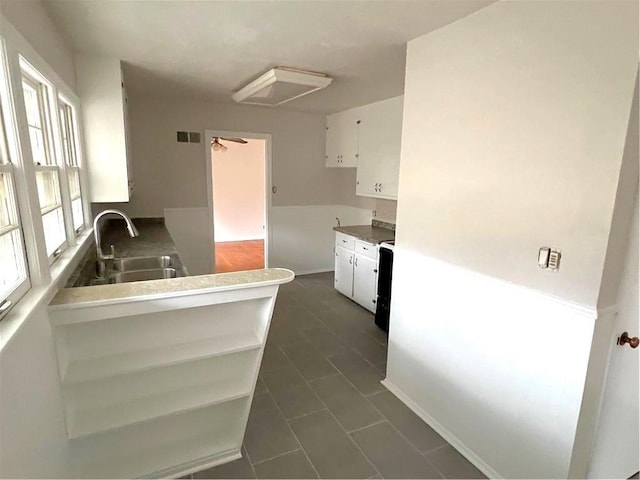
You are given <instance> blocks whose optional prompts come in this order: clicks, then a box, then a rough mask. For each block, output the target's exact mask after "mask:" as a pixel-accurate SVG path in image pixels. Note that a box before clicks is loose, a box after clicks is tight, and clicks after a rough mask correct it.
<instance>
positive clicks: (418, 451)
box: [365, 390, 449, 478]
mask: <svg viewBox="0 0 640 480" xmlns="http://www.w3.org/2000/svg"><path fill="white" fill-rule="evenodd" d="M387 392H388V390H387ZM381 393H384V392H378V394H381ZM389 393H391V392H389ZM374 395H377V394H373V395H370V396H371V397H373V396H374ZM365 398H366V399H367V400H368V401H369V403H371V405H372V406H373V408H374V409H375V410H376V411H377V412H378V413H380V415H382V418H384V419H386V420H387V423H389V425H391V428H393V429H394V430H395V431H396V432H397V433H398V435H400V437H402V438H404V439H405V440H406V442H407V443H408V444H409V446H411V448H413V449H414V450H415V451H416V452H417V453H418V455H420V457H422V458H423V459H424V460H425V461H426V462H427V463H428V464H429V465H430V466H431V467H433V469H434V470H435V471H436V472H438V473H439V474H440V476H441V477H442V478H447V477H445V475H444V474H443V473H442V472H441V471H440V470H438V468H437V467H436V466H435V465H434V464H433V463H431V461H430V460H429V459H428V458H426V456H425V455H426V454H425V453H422V451H420V449H419V448H418V447H417V446H416V445H415V444H414V443H413V442H412V441H411V440H409V438H408V437H407V436H406V435H405V434H404V433H402V432H401V431H400V429H399V428H398V427H396V426H395V425H394V423H393V422H392V421H391V419H389V418H388V417H387V416H386V415H385V414H384V413H382V411H380V409H379V408H378V407H376V406H375V404H374V403H373V402H372V401H371V400H369V398H368V397H365ZM420 421H421V422H422V421H423V420H422V419H420ZM443 440H444V439H443ZM448 445H449V443H448V442H447V441H446V440H445V445H442V446H441V447H438V448H434V449H432V450H429V452H428V453H431V452H434V451H436V450H439V449H441V448H444V447H446V446H448Z"/></svg>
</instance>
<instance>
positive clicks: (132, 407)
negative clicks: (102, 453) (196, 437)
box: [68, 379, 253, 438]
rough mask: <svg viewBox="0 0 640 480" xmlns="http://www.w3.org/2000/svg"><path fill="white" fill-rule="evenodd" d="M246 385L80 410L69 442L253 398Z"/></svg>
mask: <svg viewBox="0 0 640 480" xmlns="http://www.w3.org/2000/svg"><path fill="white" fill-rule="evenodd" d="M246 383H247V382H246V380H243V379H237V380H235V381H233V382H228V383H227V384H226V385H222V386H221V385H220V382H216V383H214V384H204V385H196V386H194V387H190V388H185V389H181V390H179V391H175V392H162V393H158V394H155V395H149V396H145V397H140V398H135V399H131V400H125V401H122V402H117V403H114V404H111V405H107V406H99V407H95V408H91V407H88V408H77V409H74V410H73V411H72V412H70V413H71V422H70V423H69V432H68V434H69V438H78V437H83V436H85V435H90V434H93V433H97V432H103V431H106V430H113V429H116V428H121V427H124V426H127V425H132V424H135V423H141V422H145V421H149V420H154V419H157V418H162V417H166V416H169V415H176V414H180V413H186V412H190V411H193V410H197V409H202V408H206V407H212V406H214V405H217V404H221V403H226V402H230V401H233V400H237V399H240V398H243V397H249V396H250V395H251V392H252V390H253V385H251V386H249V387H247V386H246Z"/></svg>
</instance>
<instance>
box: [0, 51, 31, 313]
mask: <svg viewBox="0 0 640 480" xmlns="http://www.w3.org/2000/svg"><path fill="white" fill-rule="evenodd" d="M1 46H2V45H1V44H0V47H1ZM0 60H1V61H0V63H1V65H0V70H1V71H0V89H1V90H2V92H1V93H2V95H1V97H0V100H1V101H0V318H2V316H3V311H2V309H1V306H2V305H3V304H4V305H7V306H8V305H10V304H9V303H8V302H7V300H10V301H13V302H15V301H16V300H17V299H18V298H20V297H21V296H22V295H24V293H26V291H27V290H28V289H29V286H30V285H29V277H28V274H27V258H26V252H25V248H24V241H23V234H22V228H21V225H20V215H19V212H18V202H17V197H16V189H15V182H14V178H15V177H14V171H13V165H12V164H11V158H10V154H9V148H8V143H7V138H8V136H7V133H8V132H7V129H6V128H5V124H9V122H11V121H12V117H10V116H9V114H8V110H9V109H8V108H6V107H7V105H8V104H7V101H8V95H7V91H6V86H7V82H6V77H5V72H6V70H4V67H5V64H4V58H3V56H2V52H0ZM4 311H5V312H6V311H7V310H4Z"/></svg>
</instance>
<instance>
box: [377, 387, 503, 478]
mask: <svg viewBox="0 0 640 480" xmlns="http://www.w3.org/2000/svg"><path fill="white" fill-rule="evenodd" d="M380 383H382V385H384V386H385V387H386V388H387V389H388V390H389V391H390V392H391V393H393V394H394V395H395V396H396V397H398V398H399V399H400V400H401V401H402V403H404V404H405V405H406V406H407V407H409V409H411V410H412V411H413V413H415V414H416V415H418V416H419V417H420V418H421V419H422V420H424V422H425V423H426V424H427V425H429V426H430V427H431V428H433V429H434V430H435V431H436V432H437V433H438V434H439V435H440V436H441V437H442V438H444V439H445V440H446V441H447V442H449V444H450V445H451V446H452V447H453V448H455V449H456V450H457V451H458V452H459V453H460V454H461V455H463V456H464V457H465V458H466V459H467V460H469V461H470V462H471V463H472V464H473V465H474V466H475V467H476V468H477V469H478V470H480V471H481V472H482V473H484V474H485V475H486V476H487V477H488V478H504V477H503V476H502V475H500V474H499V473H498V472H496V471H495V470H494V469H493V468H491V467H490V466H489V465H488V464H487V463H485V462H484V461H483V460H482V459H481V458H480V457H479V456H478V455H476V454H475V453H474V452H473V451H472V450H471V449H470V448H468V447H467V446H466V445H465V444H464V443H463V442H461V441H460V440H459V439H458V438H457V437H456V436H455V435H454V434H453V433H451V432H450V431H449V430H448V429H447V428H445V427H444V426H443V425H442V424H441V423H439V422H438V421H437V420H436V419H434V418H433V417H432V416H431V415H429V414H428V413H427V412H425V411H424V410H423V409H422V408H420V407H419V406H418V404H416V403H415V402H414V401H413V400H411V399H410V398H409V397H408V396H407V395H406V394H405V393H404V392H403V391H402V390H400V389H399V388H398V387H396V386H395V385H394V384H393V383H392V382H390V381H389V380H388V379H387V378H385V379H384V380H382V381H381V382H380Z"/></svg>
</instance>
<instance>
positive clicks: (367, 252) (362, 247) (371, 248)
mask: <svg viewBox="0 0 640 480" xmlns="http://www.w3.org/2000/svg"><path fill="white" fill-rule="evenodd" d="M355 252H356V253H360V254H362V255H364V256H366V257H369V258H372V259H373V260H375V259H376V258H378V246H377V245H374V244H373V243H367V242H363V241H362V240H356V241H355Z"/></svg>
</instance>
